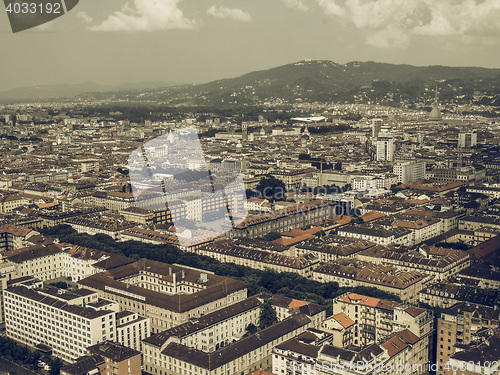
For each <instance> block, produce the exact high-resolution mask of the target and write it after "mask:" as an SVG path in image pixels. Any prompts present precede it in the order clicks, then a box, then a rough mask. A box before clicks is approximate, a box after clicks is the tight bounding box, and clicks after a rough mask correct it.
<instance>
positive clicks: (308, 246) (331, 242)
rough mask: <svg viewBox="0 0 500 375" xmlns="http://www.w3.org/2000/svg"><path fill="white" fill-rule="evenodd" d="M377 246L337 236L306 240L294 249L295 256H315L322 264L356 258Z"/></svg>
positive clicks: (365, 241) (364, 241)
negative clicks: (357, 255)
mask: <svg viewBox="0 0 500 375" xmlns="http://www.w3.org/2000/svg"><path fill="white" fill-rule="evenodd" d="M373 246H375V244H374V243H373V242H370V241H367V240H359V239H355V238H349V237H342V236H336V235H329V236H323V237H320V238H317V239H311V240H306V241H304V242H302V243H300V244H298V245H296V246H294V247H293V249H292V251H293V253H294V255H295V256H303V255H306V254H311V255H314V256H315V257H316V258H318V259H319V261H320V262H325V263H326V262H330V261H333V260H337V259H342V258H354V257H355V256H356V254H357V253H359V252H360V251H363V250H367V249H369V248H371V247H373Z"/></svg>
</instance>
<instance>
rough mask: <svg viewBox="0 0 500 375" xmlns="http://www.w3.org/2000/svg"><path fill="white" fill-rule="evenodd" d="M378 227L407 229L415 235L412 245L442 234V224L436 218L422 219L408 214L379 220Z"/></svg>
mask: <svg viewBox="0 0 500 375" xmlns="http://www.w3.org/2000/svg"><path fill="white" fill-rule="evenodd" d="M377 224H378V225H383V226H385V227H386V228H391V227H398V228H406V229H408V230H410V231H411V232H412V233H413V238H412V243H413V244H419V243H421V242H424V241H426V240H428V239H430V238H433V237H435V236H438V235H439V234H441V233H442V232H441V230H442V223H441V221H440V220H439V219H436V218H431V217H428V218H425V219H424V218H421V217H418V216H412V215H408V214H395V215H390V216H385V217H383V218H380V219H378V220H377Z"/></svg>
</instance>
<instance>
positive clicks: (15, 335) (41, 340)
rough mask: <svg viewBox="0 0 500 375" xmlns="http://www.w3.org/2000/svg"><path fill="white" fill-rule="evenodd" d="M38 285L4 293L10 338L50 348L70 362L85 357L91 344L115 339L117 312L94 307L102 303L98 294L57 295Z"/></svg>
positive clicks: (13, 287) (10, 289)
mask: <svg viewBox="0 0 500 375" xmlns="http://www.w3.org/2000/svg"><path fill="white" fill-rule="evenodd" d="M37 286H40V284H37V283H34V284H31V285H28V286H26V285H17V286H12V287H10V288H8V289H6V290H5V291H4V308H5V327H6V332H7V336H8V337H10V338H12V339H14V340H16V341H19V342H22V343H24V344H27V345H30V346H33V347H34V346H36V345H38V344H44V345H47V346H49V347H50V348H52V351H53V354H54V355H55V356H57V357H59V358H61V359H63V360H65V361H68V362H72V361H74V360H76V359H77V358H78V357H80V356H83V355H85V353H86V348H87V347H89V346H91V345H94V344H97V343H99V342H103V341H105V340H108V339H109V340H115V337H114V335H115V331H116V321H115V311H112V310H107V309H97V308H92V307H90V306H92V304H98V302H99V299H98V295H97V293H93V292H91V291H89V290H85V289H81V290H79V291H77V293H74V292H73V293H71V292H60V291H57V290H56V291H55V292H54V288H53V289H46V288H40V287H37ZM84 302H85V306H86V307H83V303H84ZM109 306H110V305H109V304H106V307H109Z"/></svg>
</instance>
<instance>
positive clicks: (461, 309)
mask: <svg viewBox="0 0 500 375" xmlns="http://www.w3.org/2000/svg"><path fill="white" fill-rule="evenodd" d="M499 326H500V309H498V308H497V307H496V306H495V307H489V306H484V305H478V304H473V303H468V302H460V303H457V304H455V305H453V306H451V307H449V308H447V309H446V310H444V311H443V312H442V313H441V316H440V317H439V318H438V320H437V327H436V330H437V341H436V361H437V364H438V369H439V370H440V371H441V373H444V372H445V365H446V364H447V363H448V361H449V360H450V357H452V356H453V355H454V354H455V353H459V352H461V351H462V350H463V349H464V347H463V345H469V344H471V343H472V342H473V338H474V334H475V333H477V332H478V331H479V330H481V329H482V328H487V329H495V328H498V327H499ZM479 360H480V357H478V358H476V359H474V362H476V363H477V361H479ZM455 368H456V367H455ZM485 373H486V374H487V372H485ZM490 374H493V373H492V372H490Z"/></svg>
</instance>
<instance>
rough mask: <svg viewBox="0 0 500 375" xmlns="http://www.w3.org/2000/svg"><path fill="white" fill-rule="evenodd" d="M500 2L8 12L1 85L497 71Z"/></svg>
mask: <svg viewBox="0 0 500 375" xmlns="http://www.w3.org/2000/svg"><path fill="white" fill-rule="evenodd" d="M499 14H500V6H499V5H498V4H497V3H495V2H494V1H491V0H486V1H483V2H480V3H478V2H476V1H455V2H452V1H445V2H441V3H440V4H431V3H430V2H428V1H426V0H419V1H409V2H408V1H403V2H401V1H399V2H396V1H392V0H391V1H382V0H371V1H365V2H363V3H361V2H359V1H354V0H347V1H343V2H340V1H333V0H316V1H313V0H310V1H301V0H282V1H278V0H275V1H272V2H266V3H264V2H263V1H254V2H244V1H241V0H240V1H219V2H213V3H212V2H211V3H206V4H205V3H201V2H186V1H181V0H168V1H158V0H134V1H130V2H128V3H127V4H123V3H122V2H119V1H117V0H112V1H108V2H105V3H103V2H98V1H96V0H89V1H86V2H80V3H79V4H78V6H77V7H76V8H75V9H74V10H73V11H72V12H70V13H68V14H67V15H65V16H64V17H60V18H59V19H57V20H54V21H52V22H50V23H47V24H45V25H42V26H39V27H37V28H34V29H31V30H27V31H25V32H21V33H17V34H12V32H11V30H10V28H9V24H8V20H7V15H6V13H5V12H2V15H1V16H0V19H2V21H0V39H1V43H2V46H4V52H5V58H4V61H3V65H4V69H6V71H8V72H9V74H4V75H3V77H2V79H1V80H0V84H1V91H6V90H9V89H12V88H19V87H27V86H33V85H43V84H51V83H70V84H71V83H81V82H87V81H95V82H98V83H102V84H108V85H117V84H122V83H125V82H140V81H165V82H178V83H204V82H209V81H212V80H216V79H222V78H231V77H237V76H239V75H242V74H245V73H248V72H251V71H256V70H263V69H268V68H272V67H275V66H280V65H285V64H288V63H293V62H296V61H301V60H304V59H306V58H311V59H314V60H323V59H324V60H332V61H334V62H337V63H346V62H349V61H357V60H359V61H368V60H373V61H379V62H387V63H395V64H411V65H418V66H425V65H449V66H483V67H499V64H498V60H499V59H498V58H499V57H500V56H499V53H498V52H497V53H495V52H494V51H495V50H496V49H495V47H496V46H497V45H498V43H499V42H498V38H497V36H498V35H499V34H500V26H499V25H497V23H495V22H494V20H495V17H497V16H498V15H499Z"/></svg>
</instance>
